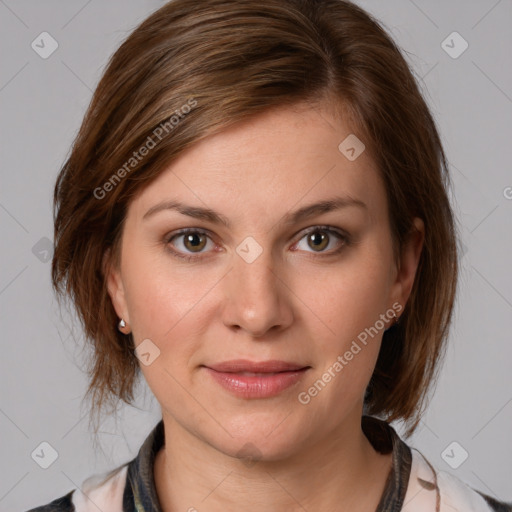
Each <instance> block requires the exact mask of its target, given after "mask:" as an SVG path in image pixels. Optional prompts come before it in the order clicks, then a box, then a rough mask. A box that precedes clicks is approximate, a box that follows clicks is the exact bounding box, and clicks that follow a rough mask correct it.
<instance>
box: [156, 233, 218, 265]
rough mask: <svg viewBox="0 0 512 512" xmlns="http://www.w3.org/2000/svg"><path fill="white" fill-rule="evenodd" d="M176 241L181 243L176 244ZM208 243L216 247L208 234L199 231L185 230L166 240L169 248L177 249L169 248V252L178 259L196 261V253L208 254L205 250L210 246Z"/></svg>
mask: <svg viewBox="0 0 512 512" xmlns="http://www.w3.org/2000/svg"><path fill="white" fill-rule="evenodd" d="M175 240H178V241H180V242H179V243H178V242H175ZM208 242H211V244H213V245H215V244H214V243H213V241H212V240H211V238H210V236H209V235H208V233H206V232H205V231H200V230H198V229H183V230H181V231H180V232H179V233H175V234H173V235H172V236H170V237H168V238H167V240H166V243H167V247H169V246H174V247H175V248H176V249H177V250H174V249H172V248H170V247H169V250H170V251H171V252H172V253H173V254H174V255H175V256H177V257H178V258H184V259H194V258H195V256H194V253H199V254H200V253H201V252H206V251H203V249H204V248H205V247H207V246H208ZM187 253H188V254H187Z"/></svg>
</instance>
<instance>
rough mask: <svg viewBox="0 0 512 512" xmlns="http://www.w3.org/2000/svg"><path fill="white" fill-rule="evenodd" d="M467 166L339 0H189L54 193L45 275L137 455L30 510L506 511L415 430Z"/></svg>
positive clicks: (151, 36) (451, 274)
mask: <svg viewBox="0 0 512 512" xmlns="http://www.w3.org/2000/svg"><path fill="white" fill-rule="evenodd" d="M448 185H449V177H448V174H447V165H446V158H445V155H444V152H443V148H442V144H441V142H440V139H439V135H438V132H437V129H436V126H435V123H434V121H433V119H432V117H431V114H430V112H429V110H428V108H427V106H426V104H425V102H424V100H423V98H422V96H421V94H420V92H419V90H418V87H417V85H416V83H415V80H414V78H413V76H412V74H411V72H410V70H409V68H408V66H407V64H406V62H405V61H404V59H403V57H402V56H401V53H400V51H399V49H398V48H397V47H396V45H395V44H394V43H393V42H392V40H391V39H390V38H389V36H388V35H387V34H386V33H385V32H384V31H383V29H382V28H381V27H380V26H379V24H378V23H377V22H376V21H375V20H373V19H372V18H371V17H370V16H369V15H368V14H367V13H365V12H364V11H363V10H361V9H360V8H358V7H357V6H355V5H353V4H351V3H349V2H346V1H341V0H327V1H324V2H321V3H320V2H315V1H313V0H262V1H260V2H257V3H256V4H253V3H252V2H237V1H235V0H200V1H194V2H191V1H190V0H174V1H172V2H170V3H168V4H166V5H165V6H164V7H162V8H161V9H160V10H158V11H157V12H156V13H154V14H152V15H151V16H150V17H149V18H148V19H147V20H146V21H144V22H143V23H142V24H141V25H140V26H139V27H138V28H137V29H136V30H135V31H134V32H133V33H132V34H131V35H130V36H129V38H128V39H127V40H126V41H125V42H124V43H123V44H122V46H121V47H120V48H119V50H118V51H117V52H116V53H115V55H114V56H113V57H112V59H111V62H110V64H109V66H108V68H107V69H106V71H105V73H104V76H103V78H102V80H101V82H100V84H99V85H98V87H97V89H96V91H95V94H94V97H93V99H92V103H91V105H90V108H89V111H88V113H87V115H86V117H85V119H84V122H83V125H82V127H81V130H80V132H79V134H78V136H77V139H76V141H75V143H74V146H73V150H72V153H71V155H70V157H69V159H68V160H67V162H66V163H65V165H64V167H63V169H62V170H61V173H60V175H59V177H58V180H57V184H56V189H55V243H56V248H55V253H54V259H53V268H52V271H53V275H52V277H53V283H54V286H55V289H56V290H57V292H59V293H61V294H62V295H65V294H68V295H69V296H70V297H72V298H73V300H74V303H75V305H76V308H77V312H78V314H79V316H80V319H81V321H82V322H83V326H84V329H85V332H86V334H87V337H88V340H89V341H90V342H91V343H92V346H93V349H94V359H93V365H92V368H91V375H90V377H91V380H90V386H89V389H88V396H89V397H90V398H91V399H92V405H93V407H92V412H93V413H94V414H96V417H97V418H98V417H99V416H100V413H101V411H103V409H104V407H105V406H107V405H115V403H116V400H119V399H121V400H123V401H125V402H127V403H130V401H131V400H132V399H133V388H134V384H135V382H136V378H137V376H138V375H139V374H140V373H142V375H143V376H144V379H145V380H146V382H147V384H148V386H149V387H150V389H151V391H152V392H153V393H154V395H155V397H156V398H157V400H158V402H159V404H160V406H161V409H162V420H161V421H160V422H159V423H158V425H156V427H155V428H154V430H153V431H152V432H151V434H150V435H149V436H148V438H147V439H146V441H145V442H144V444H143V446H142V447H141V449H140V452H139V454H138V456H137V457H136V458H135V459H134V460H132V461H130V462H127V463H126V464H124V465H123V466H121V467H119V468H116V469H114V470H113V471H112V472H110V473H109V474H107V475H99V476H95V477H91V478H90V479H89V480H87V481H86V482H85V483H84V485H83V487H82V490H81V491H79V490H72V491H70V492H69V493H68V494H67V495H65V496H63V497H62V498H59V499H57V500H55V501H54V502H52V503H51V504H49V505H46V506H43V507H39V508H36V509H33V510H35V511H39V512H42V511H50V510H51V511H72V510H75V511H77V512H84V511H88V510H98V509H99V510H104V511H106V510H116V511H121V510H123V511H130V512H131V511H139V512H141V511H145V512H149V511H162V512H171V511H172V512H174V511H178V510H188V511H190V512H191V511H196V510H197V511H202V510H207V511H218V510H235V509H237V510H238V509H240V508H243V509H247V510H250V511H265V512H268V511H281V510H286V511H295V510H297V511H299V510H309V511H317V510H332V511H351V512H358V511H365V512H367V511H377V512H388V511H398V510H403V511H414V512H422V511H443V512H444V511H448V510H454V509H455V510H468V511H469V510H471V511H502V510H512V507H511V506H510V505H507V504H505V503H500V502H498V501H496V500H494V499H492V498H491V497H489V496H487V495H484V494H482V493H480V492H478V491H476V490H474V489H472V488H470V487H469V486H467V485H466V484H464V483H463V482H461V481H460V480H458V479H456V478H455V477H453V476H450V475H449V474H447V473H444V472H439V471H437V470H436V469H435V468H434V467H433V466H432V465H431V464H430V462H429V461H428V460H426V459H425V458H424V457H423V456H422V455H421V454H420V453H419V452H418V451H416V450H411V448H409V447H408V446H407V444H406V443H405V442H404V441H403V440H401V439H400V438H399V437H398V435H397V434H396V432H395V431H394V429H393V428H392V427H391V426H390V425H389V423H390V422H392V421H394V420H403V421H404V422H405V424H406V425H407V426H408V430H407V432H406V434H407V435H409V434H411V433H412V432H413V431H414V429H415V428H416V426H417V425H418V422H419V421H420V418H421V414H422V411H423V410H424V407H425V403H426V399H427V393H428V389H429V387H430V385H431V384H432V382H433V380H434V378H435V376H436V372H437V370H438V367H439V363H440V361H441V358H442V355H443V353H444V349H445V341H446V338H447V334H448V328H449V325H450V321H451V316H452V308H453V304H454V299H455V292H456V279H457V250H456V247H457V245H456V230H455V227H454V218H453V213H452V210H451V207H450V204H449V200H448V197H447V187H448Z"/></svg>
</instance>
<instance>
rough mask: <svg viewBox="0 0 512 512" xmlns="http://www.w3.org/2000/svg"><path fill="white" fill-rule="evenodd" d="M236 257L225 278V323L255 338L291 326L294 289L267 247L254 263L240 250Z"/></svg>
mask: <svg viewBox="0 0 512 512" xmlns="http://www.w3.org/2000/svg"><path fill="white" fill-rule="evenodd" d="M233 260H234V261H233V267H232V269H231V271H230V272H229V273H228V274H227V276H226V278H225V282H224V286H225V304H224V308H223V322H224V324H225V325H226V326H227V327H228V328H230V329H236V330H240V329H242V330H244V331H246V332H247V333H248V334H249V335H250V336H251V337H254V338H261V337H263V336H265V334H267V333H269V331H271V330H272V332H274V331H280V330H283V329H285V328H286V327H288V326H289V325H290V324H291V323H292V321H293V309H292V302H291V300H292V297H291V290H290V289H289V288H288V286H287V285H286V282H285V280H284V276H283V275H282V272H281V273H280V272H279V271H278V270H277V269H276V268H275V267H276V266H275V265H274V264H273V262H272V256H271V254H270V251H266V250H264V251H263V252H262V254H260V256H258V258H257V259H256V260H254V261H252V262H251V263H248V262H247V261H245V260H244V259H243V258H242V257H240V256H239V255H238V254H235V255H234V258H233Z"/></svg>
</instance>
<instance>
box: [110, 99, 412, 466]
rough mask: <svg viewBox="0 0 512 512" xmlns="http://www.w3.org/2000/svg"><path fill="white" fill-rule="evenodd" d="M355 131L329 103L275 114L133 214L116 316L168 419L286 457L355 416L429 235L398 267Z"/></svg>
mask: <svg viewBox="0 0 512 512" xmlns="http://www.w3.org/2000/svg"><path fill="white" fill-rule="evenodd" d="M191 115H193V114H191ZM177 129H179V127H178V128H177ZM350 135H351V129H350V127H349V126H348V125H346V124H345V123H344V122H343V121H340V120H339V119H336V118H334V117H332V116H331V115H330V114H329V110H328V108H327V106H325V108H323V109H322V110H320V109H313V108H312V107H311V106H304V105H301V106H300V108H299V106H297V107H295V108H293V109H292V108H280V109H277V110H274V111H269V112H265V113H263V114H261V115H260V116H259V117H257V118H252V119H250V120H248V121H245V122H244V123H242V124H238V125H236V126H233V127H231V128H229V129H227V130H225V131H223V132H221V133H218V134H216V135H213V136H210V137H209V138H207V139H204V140H203V141H201V142H199V143H197V144H196V145H195V146H193V147H191V148H190V149H189V150H188V151H187V152H186V153H183V154H182V155H181V156H180V158H179V159H178V160H176V161H175V162H174V163H173V164H172V165H171V166H170V167H169V168H168V169H167V170H166V171H165V172H163V173H162V174H161V175H160V176H159V177H158V178H157V179H156V180H155V181H154V182H153V183H152V184H151V185H150V186H148V187H147V188H146V189H144V190H143V192H142V193H141V194H140V195H139V196H138V197H136V198H135V199H134V200H133V201H132V203H131V204H130V207H129V209H128V212H127V217H126V221H125V224H124V230H123V235H122V245H121V262H120V265H119V268H118V269H115V268H112V269H111V270H110V273H109V277H108V284H109V293H110V295H111V298H112V301H113V304H114V307H115V309H116V312H117V314H118V315H119V317H122V318H124V319H125V320H126V321H127V323H128V325H129V327H130V328H131V329H132V333H133V336H134V340H135V344H136V346H138V345H139V344H141V343H142V345H140V347H139V349H138V351H137V352H138V356H139V358H140V359H141V362H140V366H141V369H142V372H143V374H144V377H145V379H146V380H147V382H148V385H149V387H150V388H151V390H152V392H153V393H154V395H155V397H156V398H157V400H158V402H159V403H160V405H161V407H162V413H163V417H164V420H165V421H166V422H167V423H168V424H172V425H174V426H175V427H176V428H177V429H181V431H182V432H186V433H188V434H190V435H192V436H194V437H195V438H196V439H200V440H202V441H204V442H206V443H207V444H209V445H210V446H213V447H214V448H216V449H218V450H220V451H222V452H224V453H226V454H230V455H236V454H237V453H239V451H240V450H241V449H243V448H244V447H247V446H252V447H253V449H254V450H255V451H257V452H258V454H259V456H261V457H263V458H267V459H269V460H272V459H278V458H281V457H285V456H287V455H291V454H293V453H296V452H298V450H299V449H300V448H301V447H304V446H306V445H310V446H312V445H313V444H314V443H316V442H318V441H320V440H322V439H324V438H325V437H326V436H327V435H329V434H332V433H333V432H335V431H336V429H339V428H340V427H341V426H342V425H343V424H344V422H347V421H349V420H350V419H352V420H353V421H360V416H361V413H362V404H363V396H364V392H365V389H366V387H367V384H368V382H369V380H370V377H371V375H372V372H373V370H374V367H375V363H376V360H377V356H378V353H379V349H380V344H381V339H382V334H383V332H384V330H385V329H386V328H388V327H390V326H391V325H392V323H393V321H394V318H393V312H394V311H395V312H396V313H397V314H398V316H399V314H400V312H401V311H402V306H403V305H405V302H406V301H407V298H408V296H409V293H410V289H411V287H412V283H413V280H414V273H415V271H416V266H417V262H418V258H419V253H420V250H421V244H422V235H421V233H420V234H419V236H418V237H416V238H415V239H414V243H411V244H410V245H409V246H407V247H406V249H405V250H404V253H403V256H402V260H401V266H400V270H398V268H397V266H395V262H394V259H393V250H392V241H391V232H390V226H389V218H388V212H387V203H386V194H385V188H384V185H383V182H382V181H381V178H380V177H379V174H378V173H377V170H376V168H375V166H374V164H373V162H372V160H371V159H370V157H369V155H368V154H367V153H366V152H365V151H364V150H363V151H362V152H361V153H360V154H359V155H358V153H359V152H360V150H361V146H357V145H354V139H352V138H349V139H348V140H347V141H346V142H345V143H344V144H342V146H341V149H339V145H340V143H342V142H343V141H345V139H346V138H347V137H349V136H350ZM352 137H353V136H352ZM356 142H357V141H356ZM362 142H363V143H364V141H362ZM351 147H354V148H355V149H354V151H352V150H351V149H350V148H351ZM327 202H330V203H329V204H328V205H327V207H326V203H327ZM177 203H179V204H180V206H179V207H176V204H177ZM319 204H323V207H320V206H319V207H317V208H313V205H319ZM172 205H175V207H172ZM179 210H181V212H180V211H179ZM187 212H188V213H187ZM214 212H215V213H214ZM417 225H418V227H419V228H420V230H421V229H422V227H421V221H418V224H417ZM183 229H188V230H190V232H189V233H188V234H180V230H183ZM239 360H243V361H245V363H243V364H241V365H237V363H233V364H230V363H229V362H233V361H239ZM276 361H278V362H281V363H282V364H281V365H280V364H279V363H277V366H276V365H275V364H276V363H275V362H276ZM269 362H270V363H269ZM272 362H273V363H272ZM223 363H226V364H227V366H225V367H222V368H221V367H220V366H219V365H221V364H223ZM250 363H254V364H256V363H258V364H259V363H262V365H261V366H257V367H256V366H255V367H251V366H250ZM265 363H266V364H265ZM285 363H286V364H288V366H285ZM214 367H215V368H216V369H217V370H214V369H213V368H214ZM287 369H288V371H284V370H287ZM250 370H252V372H250ZM244 371H245V372H248V371H249V372H250V373H248V374H247V373H243V372H244ZM277 372H279V373H277ZM354 418H357V420H354ZM248 443H250V444H248Z"/></svg>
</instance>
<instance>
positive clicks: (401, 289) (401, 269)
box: [392, 217, 425, 308]
mask: <svg viewBox="0 0 512 512" xmlns="http://www.w3.org/2000/svg"><path fill="white" fill-rule="evenodd" d="M413 224H414V226H413V228H412V230H411V233H410V235H409V238H408V239H407V241H406V242H405V244H404V245H403V247H402V251H401V254H400V261H399V266H398V269H397V273H396V279H395V282H394V283H393V293H392V298H393V299H394V300H395V301H396V302H399V303H400V304H401V305H402V307H403V308H405V304H406V303H407V301H408V300H409V296H410V294H411V290H412V287H413V284H414V279H415V277H416V270H417V269H418V264H419V261H420V256H421V251H422V249H423V242H424V240H425V225H424V223H423V221H422V220H421V219H420V218H419V217H415V218H414V219H413Z"/></svg>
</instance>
